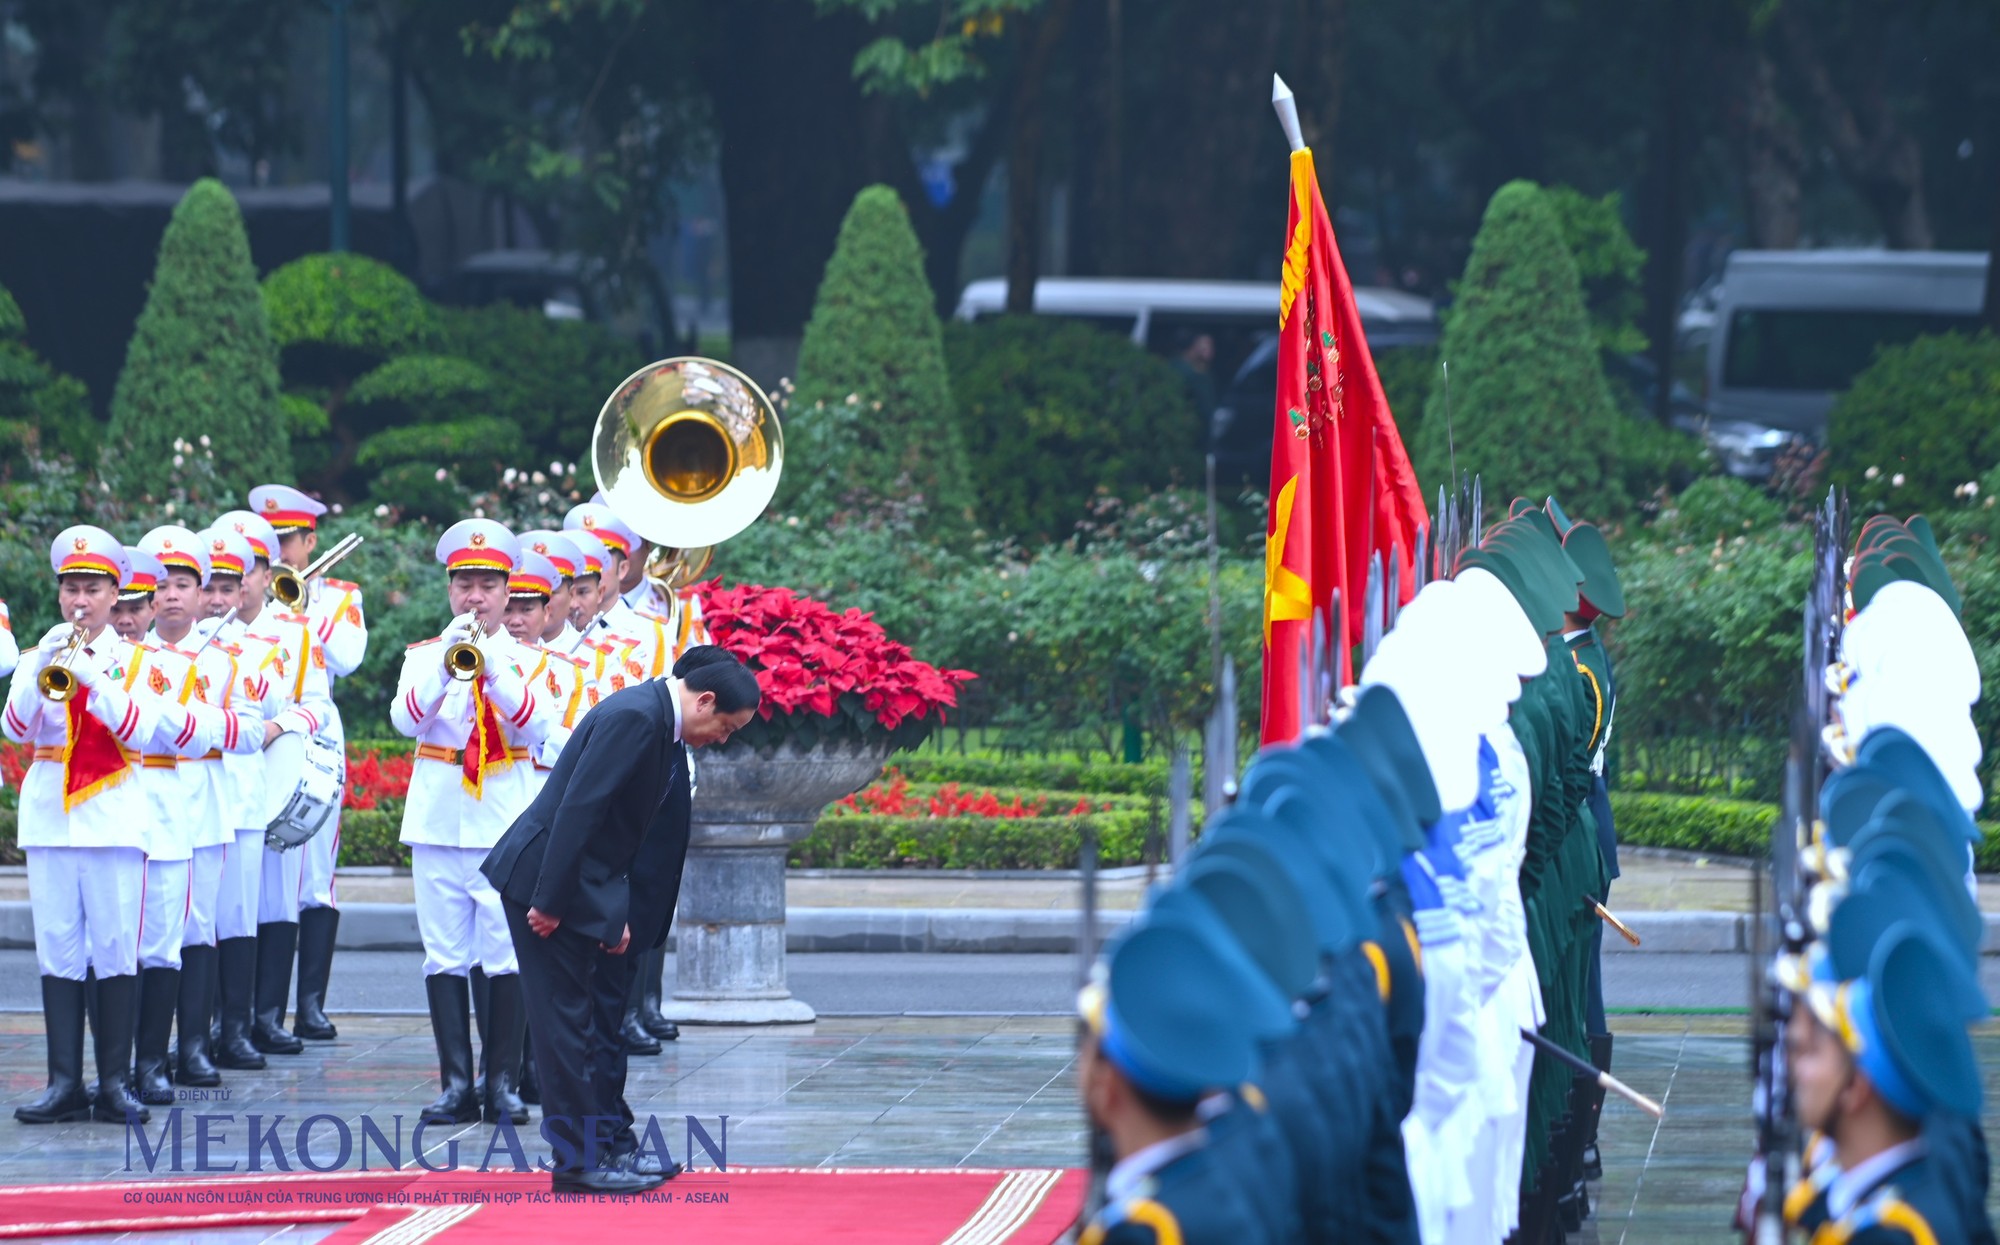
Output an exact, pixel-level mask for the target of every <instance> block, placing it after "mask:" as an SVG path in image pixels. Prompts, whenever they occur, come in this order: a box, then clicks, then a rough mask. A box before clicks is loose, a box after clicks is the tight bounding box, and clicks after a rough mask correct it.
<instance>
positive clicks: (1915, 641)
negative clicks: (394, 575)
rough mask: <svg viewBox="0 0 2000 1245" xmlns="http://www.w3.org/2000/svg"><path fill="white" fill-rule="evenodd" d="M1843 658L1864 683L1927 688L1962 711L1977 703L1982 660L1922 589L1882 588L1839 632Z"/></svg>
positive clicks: (1947, 610) (1945, 609) (1902, 583)
mask: <svg viewBox="0 0 2000 1245" xmlns="http://www.w3.org/2000/svg"><path fill="white" fill-rule="evenodd" d="M1840 656H1841V660H1842V661H1844V662H1845V663H1847V665H1848V667H1849V668H1850V670H1852V672H1853V673H1854V675H1855V676H1856V677H1858V678H1859V679H1861V680H1864V681H1892V682H1895V683H1899V684H1924V685H1928V686H1930V687H1932V688H1934V689H1935V690H1936V694H1937V696H1938V697H1939V698H1940V699H1943V700H1952V701H1956V702H1958V703H1959V704H1964V705H1970V704H1974V703H1976V702H1977V701H1978V700H1979V690H1980V689H1979V659H1978V658H1977V657H1975V656H1973V652H1972V644H1971V642H1970V641H1968V640H1967V639H1966V638H1965V628H1964V627H1963V626H1962V625H1961V624H1960V623H1959V621H1958V616H1957V615H1956V614H1953V613H1952V612H1951V606H1949V605H1947V604H1945V600H1944V598H1943V597H1941V596H1939V595H1938V594H1937V593H1936V592H1934V591H1932V590H1931V589H1930V588H1928V587H1926V586H1925V585H1923V584H1919V583H1913V582H1911V581H1909V580H1897V581H1896V582H1894V583H1891V584H1887V585H1884V586H1883V588H1882V589H1881V590H1880V591H1879V592H1877V593H1876V594H1875V596H1874V598H1873V599H1872V600H1870V601H1869V602H1868V608H1867V609H1865V610H1862V611H1861V612H1860V613H1859V614H1856V615H1855V616H1854V621H1853V622H1851V623H1849V624H1848V625H1847V627H1846V629H1845V630H1844V631H1842V632H1841V637H1840Z"/></svg>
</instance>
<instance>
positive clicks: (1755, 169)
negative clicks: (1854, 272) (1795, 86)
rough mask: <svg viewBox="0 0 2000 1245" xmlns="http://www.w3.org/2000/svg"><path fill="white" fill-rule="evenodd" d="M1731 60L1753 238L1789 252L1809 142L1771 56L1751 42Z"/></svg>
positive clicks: (1734, 131)
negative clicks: (1788, 102) (1788, 107)
mask: <svg viewBox="0 0 2000 1245" xmlns="http://www.w3.org/2000/svg"><path fill="white" fill-rule="evenodd" d="M1731 59H1732V60H1734V61H1735V63H1736V67H1735V69H1734V71H1733V72H1731V73H1730V74H1729V79H1730V80H1731V81H1732V82H1734V83H1735V84H1736V94H1735V98H1734V99H1733V100H1732V101H1731V102H1730V110H1729V112H1730V116H1729V121H1730V124H1729V137H1730V145H1731V147H1733V148H1734V149H1735V156H1736V166H1737V170H1738V172H1739V175H1740V176H1741V177H1742V179H1743V200H1744V209H1745V211H1744V214H1745V215H1746V216H1747V217H1748V218H1749V222H1750V242H1751V245H1753V246H1755V247H1758V248H1760V249H1762V250H1772V251H1789V250H1792V249H1793V248H1795V247H1797V246H1798V244H1799V177H1800V175H1801V174H1802V173H1803V172H1804V171H1805V162H1806V152H1805V144H1804V142H1803V141H1801V140H1800V138H1799V131H1798V126H1797V125H1796V124H1794V122H1793V120H1792V117H1791V115H1790V113H1789V112H1788V111H1787V110H1786V108H1785V105H1784V102H1783V101H1782V100H1781V99H1779V97H1778V70H1777V67H1776V66H1775V65H1773V64H1772V63H1771V58H1770V57H1769V56H1768V55H1766V54H1765V53H1764V51H1763V49H1762V48H1759V47H1757V46H1756V45H1755V43H1754V41H1753V42H1751V43H1750V44H1748V45H1746V46H1744V47H1742V48H1740V49H1738V50H1737V54H1736V56H1734V57H1733V58H1731ZM1683 106H1685V102H1684V101H1683Z"/></svg>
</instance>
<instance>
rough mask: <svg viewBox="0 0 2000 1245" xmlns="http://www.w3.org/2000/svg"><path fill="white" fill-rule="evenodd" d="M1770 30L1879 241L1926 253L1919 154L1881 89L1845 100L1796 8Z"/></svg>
mask: <svg viewBox="0 0 2000 1245" xmlns="http://www.w3.org/2000/svg"><path fill="white" fill-rule="evenodd" d="M1774 29H1775V32H1776V34H1777V38H1778V41H1779V44H1780V46H1781V47H1782V48H1783V49H1784V53H1785V59H1786V62H1787V64H1789V65H1790V66H1791V68H1792V71H1793V72H1794V73H1795V74H1797V75H1798V78H1799V81H1800V83H1801V85H1802V86H1803V88H1804V93H1805V98H1806V101H1807V103H1808V104H1809V105H1810V107H1811V108H1812V111H1813V115H1814V116H1815V118H1816V119H1817V120H1818V122H1819V127H1820V129H1821V131H1823V133H1824V136H1825V139H1826V142H1827V146H1828V147H1829V148H1831V149H1832V151H1833V156H1834V161H1835V163H1836V164H1838V165H1839V167H1840V172H1841V175H1842V176H1843V177H1845V178H1846V179H1847V181H1848V183H1849V184H1850V185H1852V186H1853V187H1854V190H1855V192H1856V193H1857V194H1859V195H1860V196H1861V199H1862V201H1863V202H1864V203H1866V204H1867V205H1868V208H1869V210H1870V211H1872V212H1874V214H1875V218H1876V220H1877V222H1878V223H1880V225H1881V226H1882V235H1883V237H1884V238H1885V239H1886V240H1887V241H1888V244H1889V245H1890V246H1891V247H1892V248H1896V249H1899V250H1912V251H1923V250H1929V249H1930V248H1931V247H1932V246H1933V245H1934V235H1933V234H1932V232H1931V221H1930V211H1929V209H1928V208H1927V207H1926V206H1925V203H1924V157H1923V151H1922V149H1921V148H1919V147H1918V145H1917V140H1916V136H1915V135H1913V134H1911V133H1910V131H1909V129H1908V128H1907V127H1905V126H1904V125H1902V124H1901V123H1900V122H1899V121H1898V120H1897V119H1896V115H1895V111H1894V109H1893V108H1892V106H1891V105H1890V103H1889V101H1888V98H1887V93H1886V92H1885V91H1884V90H1883V89H1882V88H1881V84H1880V83H1879V82H1875V81H1869V82H1867V83H1864V84H1862V86H1861V87H1860V88H1859V89H1857V90H1853V91H1850V92H1848V93H1846V94H1843V93H1842V92H1841V90H1840V89H1839V87H1838V86H1836V84H1835V83H1834V81H1833V74H1832V72H1831V71H1830V70H1829V69H1828V67H1827V64H1826V58H1825V56H1823V55H1822V54H1821V52H1820V47H1819V39H1818V37H1817V36H1816V35H1815V34H1814V32H1813V29H1812V25H1811V22H1810V21H1809V20H1808V19H1807V18H1806V17H1805V16H1803V15H1801V14H1800V12H1799V10H1798V6H1797V5H1785V6H1784V7H1782V8H1781V9H1779V11H1778V17H1777V20H1776V22H1775V23H1774Z"/></svg>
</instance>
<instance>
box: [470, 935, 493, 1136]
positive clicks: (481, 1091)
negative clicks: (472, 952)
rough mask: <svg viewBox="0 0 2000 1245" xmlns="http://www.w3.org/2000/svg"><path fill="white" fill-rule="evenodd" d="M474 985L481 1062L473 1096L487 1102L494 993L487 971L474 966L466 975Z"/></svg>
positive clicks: (474, 1019)
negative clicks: (489, 1029) (489, 1022)
mask: <svg viewBox="0 0 2000 1245" xmlns="http://www.w3.org/2000/svg"><path fill="white" fill-rule="evenodd" d="M466 978H467V980H468V981H470V982H471V983H472V1027H473V1030H474V1031H475V1032H476V1033H478V1035H479V1062H478V1064H477V1065H476V1067H475V1071H474V1073H473V1077H472V1096H473V1097H475V1098H477V1099H479V1100H480V1101H481V1102H484V1101H486V1020H487V1017H489V1016H491V1015H492V1014H493V992H492V990H491V988H490V987H489V986H488V985H487V982H486V970H485V969H483V968H481V967H480V966H479V965H477V964H474V965H473V966H472V971H471V972H470V973H468V974H467V975H466Z"/></svg>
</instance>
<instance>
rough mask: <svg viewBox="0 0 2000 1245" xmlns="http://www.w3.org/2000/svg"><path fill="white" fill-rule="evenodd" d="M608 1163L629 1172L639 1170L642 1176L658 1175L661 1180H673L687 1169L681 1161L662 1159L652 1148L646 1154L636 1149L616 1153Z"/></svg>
mask: <svg viewBox="0 0 2000 1245" xmlns="http://www.w3.org/2000/svg"><path fill="white" fill-rule="evenodd" d="M607 1165H608V1166H612V1167H617V1168H620V1169H622V1170H624V1171H628V1172H637V1173H639V1174H640V1175H641V1176H658V1177H659V1178H660V1179H661V1180H672V1179H673V1178H674V1177H675V1176H678V1175H680V1174H681V1172H683V1171H685V1170H686V1169H685V1168H684V1167H682V1166H681V1164H679V1163H676V1162H672V1161H663V1160H661V1158H660V1156H659V1155H657V1154H654V1153H653V1152H652V1151H650V1150H648V1151H647V1152H646V1153H644V1154H640V1153H639V1152H638V1151H636V1150H627V1151H625V1152H624V1153H622V1154H615V1155H613V1156H612V1157H611V1159H610V1160H609V1163H608V1164H607Z"/></svg>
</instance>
